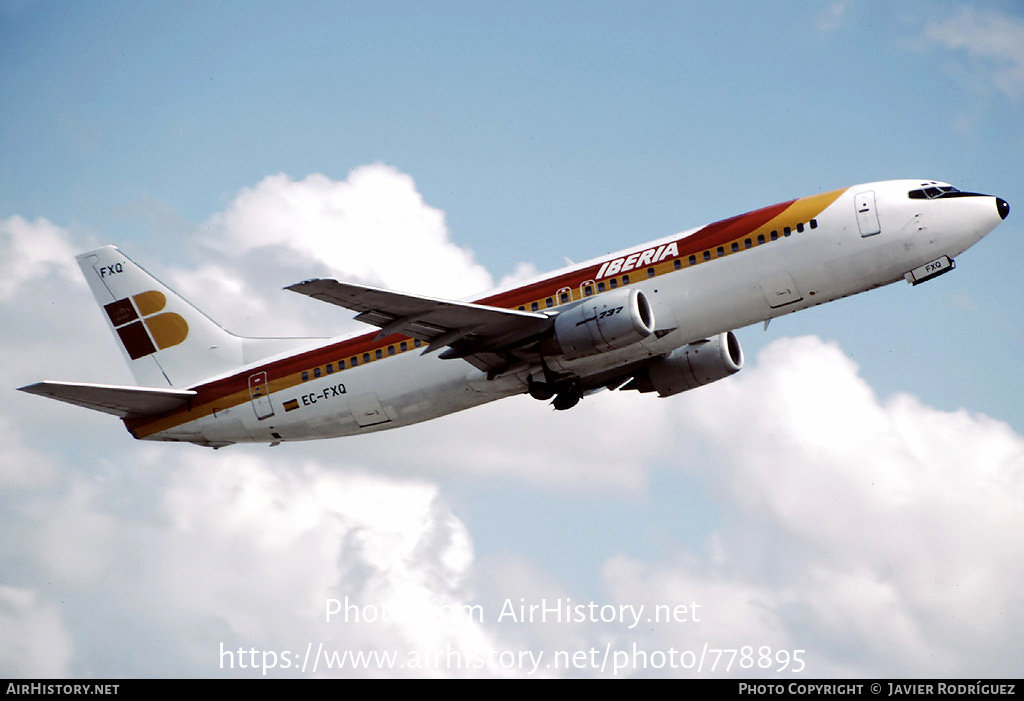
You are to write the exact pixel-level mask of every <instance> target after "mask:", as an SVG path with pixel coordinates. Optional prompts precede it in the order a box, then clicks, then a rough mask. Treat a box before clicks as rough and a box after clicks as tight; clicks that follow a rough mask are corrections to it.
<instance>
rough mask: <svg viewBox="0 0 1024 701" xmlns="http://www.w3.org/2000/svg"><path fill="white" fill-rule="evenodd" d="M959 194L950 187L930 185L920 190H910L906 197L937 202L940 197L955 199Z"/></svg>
mask: <svg viewBox="0 0 1024 701" xmlns="http://www.w3.org/2000/svg"><path fill="white" fill-rule="evenodd" d="M959 192H960V191H959V190H957V189H956V188H955V187H953V186H952V185H931V186H928V187H924V188H922V189H920V190H911V191H910V192H908V193H907V197H909V198H910V199H912V200H937V199H939V198H940V197H956V196H957V193H959Z"/></svg>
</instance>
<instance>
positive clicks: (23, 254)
mask: <svg viewBox="0 0 1024 701" xmlns="http://www.w3.org/2000/svg"><path fill="white" fill-rule="evenodd" d="M0 251H3V257H2V258H0V302H8V301H10V300H11V299H13V298H14V296H15V295H16V294H17V293H18V292H19V291H20V290H21V289H22V288H23V287H24V286H25V285H27V284H30V283H32V282H34V281H35V280H37V279H40V278H45V277H46V276H47V275H48V274H50V273H51V272H55V273H56V274H57V275H59V276H61V277H63V278H65V279H76V278H77V277H78V276H79V272H78V267H77V266H76V265H75V254H77V253H79V251H78V250H76V249H75V248H74V246H73V245H72V244H71V242H70V239H69V236H68V234H67V232H66V231H65V230H64V229H62V228H61V227H59V226H56V225H54V224H53V223H51V222H49V221H47V220H46V219H43V218H39V219H36V220H35V221H32V222H30V221H27V220H25V219H24V218H23V217H19V216H13V217H8V218H7V219H0Z"/></svg>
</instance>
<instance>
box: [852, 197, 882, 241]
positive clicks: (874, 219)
mask: <svg viewBox="0 0 1024 701" xmlns="http://www.w3.org/2000/svg"><path fill="white" fill-rule="evenodd" d="M853 206H854V208H855V209H856V210H857V227H858V228H859V229H860V235H861V236H874V235H875V234H877V233H880V232H881V231H882V227H880V226H879V225H878V210H877V209H876V208H875V193H874V191H873V190H869V191H867V192H860V193H858V194H857V196H856V197H854V199H853Z"/></svg>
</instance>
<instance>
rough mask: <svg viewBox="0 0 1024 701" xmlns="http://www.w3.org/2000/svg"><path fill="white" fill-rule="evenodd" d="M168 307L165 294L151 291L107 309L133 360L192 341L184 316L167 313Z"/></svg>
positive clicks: (121, 301)
mask: <svg viewBox="0 0 1024 701" xmlns="http://www.w3.org/2000/svg"><path fill="white" fill-rule="evenodd" d="M166 305H167V298H166V297H165V296H164V293H163V292H158V291H157V290H149V291H148V292H140V293H139V294H137V295H132V296H131V297H125V298H124V299H119V300H117V301H116V302H111V303H110V304H106V305H104V306H103V309H104V310H105V311H106V312H107V316H109V317H110V323H112V324H113V325H114V330H115V331H117V335H118V336H119V337H120V338H121V343H123V344H124V348H125V350H126V351H128V356H129V357H130V358H131V359H132V360H138V359H139V358H143V357H145V356H147V355H150V354H152V353H156V351H157V349H163V348H170V347H171V346H176V345H178V344H179V343H181V342H182V341H184V340H185V339H186V338H187V337H188V322H186V321H185V319H184V318H183V317H182V316H181V315H180V314H175V313H174V312H163V311H162V310H163V308H164V307H165V306H166ZM161 312H162V313H161Z"/></svg>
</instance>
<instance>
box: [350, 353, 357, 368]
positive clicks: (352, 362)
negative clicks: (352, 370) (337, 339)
mask: <svg viewBox="0 0 1024 701" xmlns="http://www.w3.org/2000/svg"><path fill="white" fill-rule="evenodd" d="M349 365H351V366H352V367H355V366H356V365H359V358H357V357H356V356H354V355H353V356H352V360H350V361H349Z"/></svg>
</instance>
